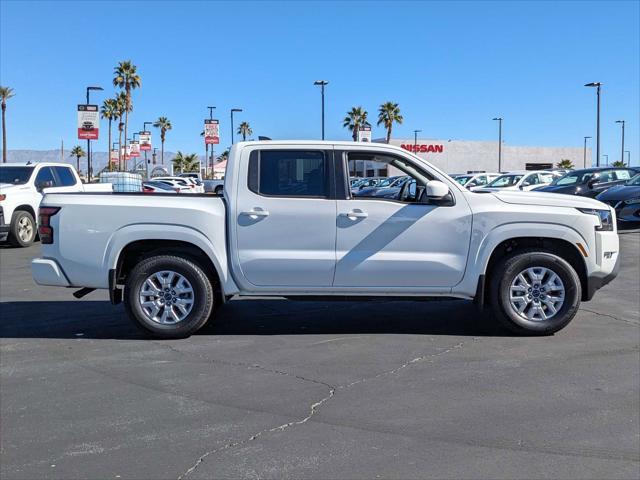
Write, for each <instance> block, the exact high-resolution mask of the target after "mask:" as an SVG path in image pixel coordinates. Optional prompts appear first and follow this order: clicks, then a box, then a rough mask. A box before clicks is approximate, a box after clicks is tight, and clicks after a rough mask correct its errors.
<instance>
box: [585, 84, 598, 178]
mask: <svg viewBox="0 0 640 480" xmlns="http://www.w3.org/2000/svg"><path fill="white" fill-rule="evenodd" d="M601 85H602V83H600V82H591V83H585V85H584V86H585V87H596V96H597V109H596V166H597V167H599V166H600V86H601Z"/></svg>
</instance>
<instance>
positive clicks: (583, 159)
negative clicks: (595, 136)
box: [582, 137, 591, 168]
mask: <svg viewBox="0 0 640 480" xmlns="http://www.w3.org/2000/svg"><path fill="white" fill-rule="evenodd" d="M589 138H591V137H584V148H583V150H582V157H583V158H582V168H587V140H588V139H589ZM589 164H591V162H589ZM589 166H591V165H589Z"/></svg>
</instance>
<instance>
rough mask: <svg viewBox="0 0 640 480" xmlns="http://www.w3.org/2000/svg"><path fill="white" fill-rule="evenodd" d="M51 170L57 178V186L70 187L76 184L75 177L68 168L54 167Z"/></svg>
mask: <svg viewBox="0 0 640 480" xmlns="http://www.w3.org/2000/svg"><path fill="white" fill-rule="evenodd" d="M53 169H54V171H55V172H56V175H57V176H58V180H59V186H61V187H71V186H73V185H75V184H76V183H77V182H76V177H75V176H74V175H73V172H72V171H71V169H70V168H69V167H54V168H53Z"/></svg>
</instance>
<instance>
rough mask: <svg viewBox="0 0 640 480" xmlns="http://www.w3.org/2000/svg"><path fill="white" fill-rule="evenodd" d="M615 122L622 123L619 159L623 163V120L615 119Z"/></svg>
mask: <svg viewBox="0 0 640 480" xmlns="http://www.w3.org/2000/svg"><path fill="white" fill-rule="evenodd" d="M616 123H620V124H622V148H620V161H621V162H622V163H624V120H616Z"/></svg>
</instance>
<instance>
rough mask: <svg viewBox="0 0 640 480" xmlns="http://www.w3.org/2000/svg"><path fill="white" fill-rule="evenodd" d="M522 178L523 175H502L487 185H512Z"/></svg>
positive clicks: (499, 186) (496, 186) (498, 186)
mask: <svg viewBox="0 0 640 480" xmlns="http://www.w3.org/2000/svg"><path fill="white" fill-rule="evenodd" d="M521 178H522V175H500V176H499V177H498V178H496V179H495V180H494V181H493V182H491V183H490V184H489V185H487V187H495V188H502V187H512V186H513V185H515V184H516V183H518V182H519V181H520V179H521Z"/></svg>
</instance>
